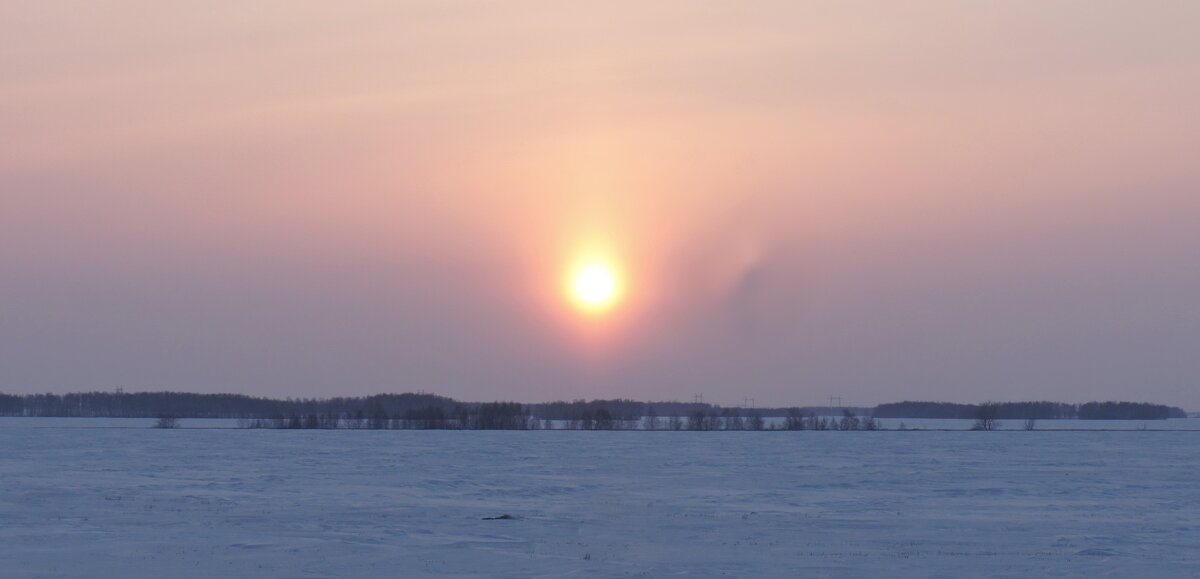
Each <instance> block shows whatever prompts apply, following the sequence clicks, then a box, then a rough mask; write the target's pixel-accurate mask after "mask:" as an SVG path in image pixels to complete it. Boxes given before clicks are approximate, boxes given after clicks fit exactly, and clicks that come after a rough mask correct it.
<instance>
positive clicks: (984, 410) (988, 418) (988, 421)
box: [971, 402, 1000, 430]
mask: <svg viewBox="0 0 1200 579" xmlns="http://www.w3.org/2000/svg"><path fill="white" fill-rule="evenodd" d="M996 410H997V408H996V403H995V402H984V403H983V404H980V405H979V409H978V410H976V411H975V425H974V426H972V427H971V430H996V429H997V428H1000V422H998V421H997V420H996Z"/></svg>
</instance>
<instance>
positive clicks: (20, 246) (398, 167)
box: [0, 0, 1200, 409]
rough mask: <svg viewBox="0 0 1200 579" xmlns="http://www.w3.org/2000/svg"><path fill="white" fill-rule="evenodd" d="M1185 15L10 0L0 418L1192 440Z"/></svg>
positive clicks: (3, 15)
mask: <svg viewBox="0 0 1200 579" xmlns="http://www.w3.org/2000/svg"><path fill="white" fill-rule="evenodd" d="M1196 22H1200V4H1197V3H1195V2H1191V1H1178V2H1168V1H1162V2H1095V1H1087V2H1083V1H1078V2H1075V1H1071V2H1068V1H1052V2H1042V1H1039V2H1033V1H1030V2H1022V1H1016V2H963V1H959V0H955V1H944V2H933V1H924V2H904V3H897V2H885V1H876V2H844V1H839V2H820V3H818V2H795V1H779V2H765V1H764V2H736V3H731V2H702V1H675V2H625V1H616V2H603V3H601V2H586V3H585V2H577V3H576V2H559V1H544V2H543V1H537V2H534V1H511V2H470V1H450V0H428V1H409V2H395V1H386V2H384V1H379V2H345V3H328V2H306V1H287V2H284V1H277V2H206V3H194V4H192V5H190V6H181V5H180V4H179V3H169V2H168V3H163V2H148V1H140V2H134V1H116V2H106V3H93V2H32V1H24V0H18V1H15V2H13V1H10V2H5V3H3V4H2V5H0V391H5V392H41V391H56V392H62V391H74V390H91V389H101V390H107V389H112V388H115V387H118V386H120V387H124V388H125V389H126V390H163V389H169V390H191V391H203V392H217V391H220V392H230V391H231V392H245V393H250V394H262V395H272V396H334V395H352V394H368V393H375V392H390V391H410V390H425V391H432V392H438V393H442V394H446V395H450V396H455V397H459V398H464V399H472V400H490V399H496V398H502V399H516V400H522V401H534V400H549V399H560V398H561V399H571V398H597V397H599V398H609V397H631V398H637V399H690V398H691V397H692V395H693V394H694V393H704V395H705V399H706V400H707V401H712V402H717V403H723V404H735V403H740V402H741V401H742V399H743V398H744V397H754V398H755V399H756V400H757V401H758V402H759V403H760V404H774V405H791V404H816V403H821V402H822V401H825V400H827V398H828V396H831V395H833V396H842V398H843V401H845V402H846V403H848V404H863V405H866V404H874V403H878V402H887V401H894V400H899V399H937V400H951V401H966V402H973V401H981V400H993V399H994V400H1020V399H1054V400H1062V401H1086V400H1093V399H1136V400H1149V401H1154V402H1163V403H1171V404H1179V405H1184V406H1188V407H1189V408H1191V409H1200V305H1198V304H1200V301H1198V300H1197V296H1200V233H1198V231H1200V227H1198V226H1197V223H1200V163H1197V161H1196V159H1197V152H1198V151H1200V111H1198V110H1197V109H1198V106H1197V104H1196V103H1198V102H1200V35H1197V34H1196V33H1195V23H1196ZM591 250H598V251H600V252H603V253H605V254H606V255H607V256H610V257H611V259H613V260H614V262H616V263H618V264H619V265H620V267H621V268H622V270H623V271H624V272H625V275H626V278H627V299H626V300H625V301H623V302H622V303H621V304H620V307H618V308H614V310H613V311H612V312H611V315H608V316H605V317H604V318H603V319H602V320H598V319H592V318H587V317H585V316H580V315H579V312H577V311H575V310H573V309H572V308H571V306H570V303H569V301H568V300H566V299H564V297H563V295H562V292H561V285H562V284H561V283H560V281H561V278H562V276H563V274H564V268H566V267H568V265H569V264H570V263H571V261H572V260H573V259H575V258H576V257H577V256H578V255H580V254H581V253H582V252H585V251H591Z"/></svg>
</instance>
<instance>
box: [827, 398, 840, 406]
mask: <svg viewBox="0 0 1200 579" xmlns="http://www.w3.org/2000/svg"><path fill="white" fill-rule="evenodd" d="M834 400H837V406H836V408H841V407H842V397H841V396H830V397H829V407H830V408H835V406H834V405H833V401H834Z"/></svg>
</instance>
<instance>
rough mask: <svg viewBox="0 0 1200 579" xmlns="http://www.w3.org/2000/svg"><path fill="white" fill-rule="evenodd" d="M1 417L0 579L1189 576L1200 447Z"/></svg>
mask: <svg viewBox="0 0 1200 579" xmlns="http://www.w3.org/2000/svg"><path fill="white" fill-rule="evenodd" d="M0 421H3V422H5V424H3V427H2V428H0V565H2V566H3V569H0V575H2V576H4V577H132V576H138V577H399V576H406V577H411V576H437V575H453V576H513V577H525V576H547V577H561V576H574V575H589V576H621V575H635V576H650V577H661V576H674V575H687V576H720V575H726V576H738V577H751V576H769V577H788V576H818V577H819V576H831V577H895V576H921V577H927V576H935V577H936V576H944V577H966V576H1008V577H1030V576H1112V577H1131V576H1143V577H1197V576H1200V433H1198V432H1138V431H1126V432H1050V431H1033V432H1023V431H1008V432H965V431H959V432H928V431H905V432H898V431H881V432H579V431H529V432H481V431H475V432H460V431H442V432H438V431H369V430H358V431H348V430H338V431H273V430H230V429H212V430H208V429H181V430H154V429H149V428H144V427H137V428H92V427H86V428H77V427H62V426H64V425H66V426H70V425H71V424H72V423H71V422H70V420H60V421H58V422H53V421H51V422H47V421H34V420H26V421H22V419H0ZM144 422H145V421H142V422H139V423H138V424H144ZM47 425H52V426H55V427H50V428H46V427H45V426H47ZM504 514H508V515H512V516H513V517H515V518H514V519H502V520H483V517H492V516H498V515H504Z"/></svg>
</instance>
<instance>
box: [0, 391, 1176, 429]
mask: <svg viewBox="0 0 1200 579" xmlns="http://www.w3.org/2000/svg"><path fill="white" fill-rule="evenodd" d="M0 416H72V417H74V416H79V417H116V418H146V417H149V418H154V417H164V416H166V417H171V418H175V419H180V418H234V419H239V420H240V421H241V422H242V423H243V424H246V425H249V426H257V427H262V428H421V429H441V428H463V429H496V428H500V429H524V428H546V427H554V428H570V429H580V430H616V429H633V428H637V429H648V430H763V429H769V428H772V427H774V428H780V429H786V430H856V429H863V430H871V429H874V428H876V427H877V423H876V422H875V419H878V418H960V419H978V418H980V417H981V416H982V417H985V418H987V419H988V420H993V421H994V420H1003V419H1017V420H1052V419H1076V418H1077V419H1082V420H1159V419H1166V418H1183V417H1186V416H1187V414H1186V413H1185V412H1184V411H1183V410H1182V409H1180V408H1177V407H1171V406H1165V405H1161V404H1149V403H1140V402H1088V403H1086V404H1079V405H1076V404H1065V403H1061V402H1046V401H1041V402H986V403H983V404H955V403H949V402H913V401H905V402H896V403H889V404H880V405H878V406H876V407H874V408H833V407H821V406H815V407H791V408H743V407H722V406H718V405H715V404H707V403H703V402H674V401H668V402H639V401H635V400H628V399H613V400H574V401H570V402H567V401H555V402H546V403H539V404H520V403H516V402H489V403H478V402H460V401H457V400H454V399H452V398H449V397H446V396H439V395H436V394H428V393H404V394H377V395H373V396H362V397H335V398H286V399H274V398H263V397H255V396H247V395H244V394H196V393H188V392H132V393H127V392H122V391H120V390H117V391H115V392H81V393H71V394H24V395H17V394H3V393H0Z"/></svg>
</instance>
